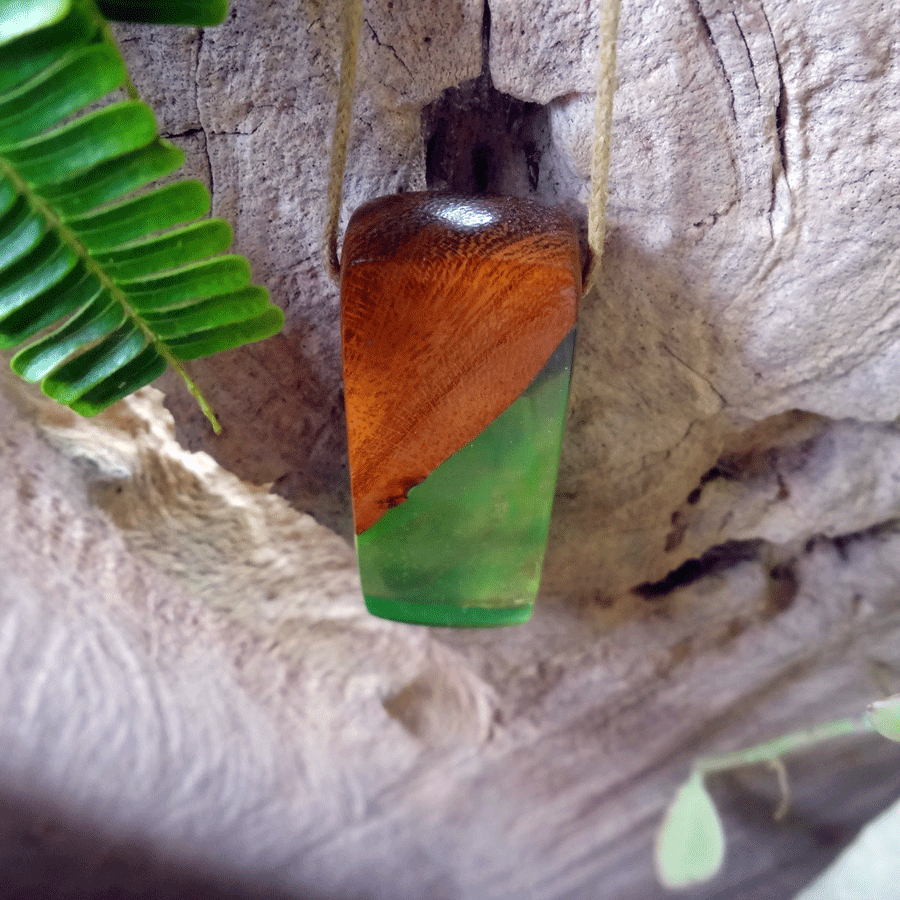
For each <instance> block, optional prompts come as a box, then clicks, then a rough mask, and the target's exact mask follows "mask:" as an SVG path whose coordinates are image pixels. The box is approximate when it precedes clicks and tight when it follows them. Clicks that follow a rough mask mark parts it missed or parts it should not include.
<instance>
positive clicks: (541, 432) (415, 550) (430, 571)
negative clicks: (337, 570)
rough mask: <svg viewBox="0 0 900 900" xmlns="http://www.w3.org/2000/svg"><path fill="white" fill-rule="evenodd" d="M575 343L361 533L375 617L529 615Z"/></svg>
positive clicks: (497, 621) (457, 621) (467, 621)
mask: <svg viewBox="0 0 900 900" xmlns="http://www.w3.org/2000/svg"><path fill="white" fill-rule="evenodd" d="M574 346H575V331H574V329H573V330H572V331H571V332H570V334H569V335H568V336H567V337H566V338H565V340H564V341H563V342H562V344H560V346H559V347H558V348H557V350H556V351H555V352H554V353H553V355H552V356H551V357H550V359H549V360H548V361H547V364H546V365H545V366H544V368H543V369H542V370H541V372H540V373H539V374H538V375H537V377H536V378H535V379H534V381H532V383H531V384H530V385H529V387H528V388H527V389H526V390H525V391H524V392H523V393H522V394H521V395H520V396H519V398H518V399H517V400H515V401H514V402H513V403H512V405H510V406H509V407H508V408H507V409H506V410H504V412H503V413H501V414H500V416H498V417H497V418H496V419H495V420H494V421H493V422H492V423H491V424H490V425H489V426H488V427H487V428H486V429H485V430H484V431H482V432H481V434H480V435H479V436H478V437H477V438H475V440H474V441H472V442H471V443H469V444H467V445H466V446H464V447H463V448H462V449H460V450H458V451H457V452H456V453H454V454H453V455H452V456H451V457H450V458H449V459H447V460H446V461H445V462H444V463H442V464H441V465H440V466H438V468H436V469H435V470H434V471H433V472H432V473H431V474H430V475H429V476H428V477H427V478H426V479H425V480H424V481H423V482H422V483H421V484H419V485H417V486H416V487H414V488H412V489H411V490H410V491H409V495H408V498H407V500H406V501H405V502H404V503H401V504H400V505H399V506H396V507H394V508H393V509H391V510H389V511H388V512H387V513H385V514H384V516H382V518H381V519H379V520H378V522H376V523H375V524H374V525H373V526H372V527H370V528H368V529H367V530H366V531H364V532H363V533H362V534H360V535H358V536H357V539H356V545H357V552H358V555H359V569H360V575H361V577H362V587H363V593H364V595H365V598H366V605H367V607H368V609H369V611H370V612H371V613H373V614H374V615H378V616H381V617H383V618H389V619H395V620H398V621H403V622H413V623H418V624H423V625H448V626H490V625H512V624H518V623H520V622H524V621H527V619H528V618H529V616H530V615H531V609H532V606H533V604H534V600H535V597H536V595H537V591H538V587H539V584H540V578H541V569H542V567H543V562H544V551H545V548H546V543H547V532H548V530H549V527H550V513H551V511H552V508H553V495H554V490H555V486H556V473H557V469H558V466H559V455H560V447H561V444H562V433H563V426H564V423H565V417H566V407H567V405H568V396H569V382H570V379H571V367H572V355H573V351H574Z"/></svg>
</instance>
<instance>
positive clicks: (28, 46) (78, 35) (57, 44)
mask: <svg viewBox="0 0 900 900" xmlns="http://www.w3.org/2000/svg"><path fill="white" fill-rule="evenodd" d="M6 2H8V0H6ZM13 5H16V4H15V2H13ZM100 25H101V23H100V20H99V18H96V17H95V16H92V15H90V13H88V12H87V11H86V10H83V9H81V4H77V5H75V6H73V7H72V10H71V12H70V13H69V15H67V16H66V17H65V18H64V19H62V20H61V21H60V22H57V23H56V24H55V25H51V26H50V27H49V28H42V29H41V30H39V31H36V32H32V33H31V34H26V35H25V36H24V37H20V38H17V39H16V40H14V41H11V42H10V43H8V44H4V45H3V46H2V48H0V49H2V53H3V65H2V66H0V93H2V92H3V91H8V90H10V88H14V87H15V86H16V85H19V84H21V83H22V82H23V81H26V80H27V79H29V78H31V76H32V75H35V74H37V73H38V72H41V71H43V70H44V69H46V68H47V67H48V66H51V65H53V64H54V63H55V62H57V61H58V60H60V59H62V57H63V56H65V55H66V54H67V53H68V52H69V51H70V50H71V49H72V47H73V46H75V45H76V44H85V43H87V42H89V41H90V40H92V39H93V38H94V37H96V35H97V34H98V32H99V31H100Z"/></svg>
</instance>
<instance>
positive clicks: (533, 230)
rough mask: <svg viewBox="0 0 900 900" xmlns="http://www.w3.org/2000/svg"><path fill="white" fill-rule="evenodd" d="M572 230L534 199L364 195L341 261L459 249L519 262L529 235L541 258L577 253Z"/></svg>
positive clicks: (435, 255)
mask: <svg viewBox="0 0 900 900" xmlns="http://www.w3.org/2000/svg"><path fill="white" fill-rule="evenodd" d="M575 234H576V232H575V227H574V225H573V223H572V220H571V219H570V218H569V217H568V216H567V215H566V214H565V213H564V212H563V211H562V210H559V209H553V208H551V207H547V206H544V205H542V204H540V203H537V202H535V201H534V200H523V199H520V198H517V197H466V196H461V195H457V194H446V193H439V192H433V191H419V192H412V193H408V194H391V195H389V196H387V197H378V198H377V199H375V200H370V201H369V202H368V203H365V204H363V205H362V206H360V207H359V208H358V209H357V210H356V212H354V213H353V216H352V217H351V219H350V223H349V225H348V226H347V233H346V236H345V238H344V247H343V253H342V266H344V265H353V264H354V263H356V262H361V261H365V262H373V261H375V260H381V259H389V258H392V257H394V256H396V255H397V254H399V253H402V254H403V255H404V256H407V257H408V256H409V255H414V256H415V257H416V258H418V259H420V260H425V259H430V258H439V257H440V258H446V257H448V256H456V255H458V254H460V253H462V254H464V255H465V256H468V257H491V258H503V257H504V256H506V255H513V256H515V257H516V258H517V259H518V260H519V261H522V262H525V261H528V259H527V257H528V256H529V249H530V245H531V244H532V243H534V241H532V240H530V239H536V242H537V243H539V245H540V247H539V253H540V255H541V258H542V261H543V262H545V261H546V260H547V258H548V251H549V257H550V258H552V257H554V256H556V255H557V254H558V253H559V252H560V251H562V252H563V255H570V254H573V253H574V254H575V255H576V256H577V255H578V254H579V250H578V245H577V238H575V239H574V240H573V236H574V235H575ZM556 245H558V246H556ZM536 249H537V248H536ZM554 251H556V252H554ZM565 251H568V254H566V252H565Z"/></svg>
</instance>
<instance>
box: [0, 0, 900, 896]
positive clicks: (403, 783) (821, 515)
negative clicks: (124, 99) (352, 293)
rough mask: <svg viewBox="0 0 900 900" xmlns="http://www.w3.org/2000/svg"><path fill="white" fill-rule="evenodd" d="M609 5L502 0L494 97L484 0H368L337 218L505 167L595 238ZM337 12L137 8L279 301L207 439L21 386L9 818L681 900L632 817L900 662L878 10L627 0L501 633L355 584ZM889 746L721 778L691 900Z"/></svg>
mask: <svg viewBox="0 0 900 900" xmlns="http://www.w3.org/2000/svg"><path fill="white" fill-rule="evenodd" d="M597 5H598V4H592V3H585V2H574V0H529V2H525V0H490V33H489V42H488V53H487V61H488V64H489V69H490V73H491V76H492V78H493V83H494V87H493V88H492V87H490V86H489V85H488V84H487V83H486V81H485V79H484V78H483V77H482V78H481V80H479V81H474V82H473V79H476V78H477V77H478V76H479V73H480V72H481V71H482V56H483V54H482V38H483V31H484V29H483V13H484V9H483V6H482V3H481V0H427V2H426V0H367V2H366V21H365V24H364V26H363V46H362V50H361V53H362V59H361V80H360V84H359V93H358V100H357V107H356V109H357V119H356V125H355V129H354V133H353V137H352V143H351V154H350V161H349V173H348V182H347V202H346V205H345V215H344V221H346V218H347V217H348V215H349V212H350V211H351V210H352V209H353V207H354V206H355V205H356V204H358V203H359V202H362V200H364V199H368V198H370V197H373V196H377V195H379V194H384V193H388V192H391V191H395V190H398V189H420V188H424V187H426V186H435V187H444V186H452V187H456V188H460V189H465V188H472V187H473V186H476V187H477V186H478V184H473V182H479V181H480V182H482V183H486V186H487V187H488V189H490V190H494V191H500V192H504V193H512V194H523V195H530V196H539V197H543V198H544V199H546V200H547V201H548V202H553V203H557V204H560V205H562V206H564V207H565V208H567V209H569V210H570V211H571V212H572V213H573V215H575V216H576V217H577V218H578V219H579V220H581V221H583V220H584V216H585V212H584V202H585V200H586V196H587V190H588V183H587V172H588V164H589V156H590V146H591V126H592V96H591V89H592V81H593V71H594V65H595V61H596V43H597V24H598V23H597V16H598V13H597V10H596V9H595V7H596V6H597ZM336 19H337V2H336V0H323V2H318V3H317V2H311V0H309V2H300V3H297V2H277V0H276V2H270V0H246V2H240V3H235V4H234V9H233V10H232V13H231V16H230V18H229V20H228V22H227V23H226V24H225V25H223V26H222V27H220V28H218V29H210V30H207V31H204V32H201V33H198V32H197V31H194V30H165V29H152V28H133V29H119V30H118V32H117V33H118V34H119V35H120V36H121V37H122V39H123V42H124V43H123V48H124V50H125V52H126V54H127V57H128V60H129V63H130V65H131V66H132V67H133V70H134V80H135V82H136V83H137V85H138V87H139V88H140V90H141V91H142V93H143V94H144V95H145V96H146V97H147V99H148V100H149V101H150V102H151V103H152V104H153V105H154V106H155V108H156V109H157V111H158V118H159V122H160V127H161V129H162V131H163V132H164V133H166V134H168V135H171V137H172V140H174V141H176V142H177V143H179V144H180V145H181V146H183V147H184V148H185V149H186V150H187V151H188V153H189V167H190V168H191V170H192V171H193V172H195V173H196V174H197V175H198V176H199V177H201V178H202V179H204V180H205V181H206V182H207V183H208V184H209V185H210V187H211V189H212V193H213V206H214V211H215V213H216V214H219V215H223V216H225V217H227V218H229V219H230V220H231V221H232V222H233V224H234V225H235V230H236V235H237V238H236V247H237V249H238V250H240V251H241V252H243V253H245V254H247V255H248V256H249V257H250V259H251V262H252V263H253V265H254V270H255V273H256V277H257V278H258V279H259V280H262V281H264V282H265V283H267V284H268V285H269V287H270V288H271V290H272V293H273V297H274V299H275V300H276V302H278V303H280V304H281V305H282V306H283V307H284V308H285V310H286V313H287V319H288V327H287V329H286V331H285V333H284V334H283V335H282V336H279V337H277V338H274V339H272V340H270V341H267V342H265V343H262V344H259V345H254V346H252V347H250V348H247V349H244V350H241V351H235V352H233V353H230V354H225V355H223V356H221V357H216V358H215V359H213V360H210V361H207V362H203V363H198V364H197V365H196V367H195V368H194V371H195V372H196V375H197V379H198V381H199V382H200V383H201V385H202V387H203V389H204V391H205V392H206V394H207V396H208V397H209V398H210V399H211V401H212V402H213V405H214V407H215V408H216V410H217V412H218V413H219V415H220V417H221V419H222V421H223V424H224V426H225V429H226V430H225V433H224V434H223V435H222V436H221V437H219V438H216V437H214V436H213V435H212V434H211V432H210V431H209V430H208V428H207V426H206V425H205V423H204V422H203V421H202V419H201V417H200V415H199V413H198V412H197V410H196V409H194V407H193V406H192V405H191V403H190V401H189V399H188V398H187V397H186V393H185V392H184V391H183V390H182V389H181V388H180V386H179V385H177V384H176V383H175V382H174V381H173V380H171V379H163V380H162V381H161V383H160V387H162V388H163V389H164V391H165V393H166V398H165V403H166V405H167V406H168V407H169V409H170V410H171V412H172V413H173V414H174V425H173V423H172V419H171V418H170V415H169V413H168V412H167V411H166V410H165V409H164V407H163V405H162V399H161V398H162V395H161V394H159V393H158V392H157V391H155V390H154V389H148V390H145V391H143V392H141V393H140V394H139V395H138V396H137V397H135V398H133V399H132V400H130V401H127V402H125V403H123V404H121V405H120V406H119V407H117V408H116V409H114V410H111V411H110V412H108V413H107V414H104V415H103V416H101V417H99V418H98V419H95V420H91V421H83V420H78V419H77V417H75V416H74V415H70V414H69V413H67V412H66V411H65V410H61V409H59V408H56V407H53V406H52V405H51V404H49V403H47V402H43V401H41V400H40V398H38V397H36V396H35V395H34V393H33V392H31V391H29V390H26V389H25V388H24V387H23V386H21V385H19V384H17V383H14V381H13V379H12V377H11V376H8V375H6V376H4V378H3V382H2V383H3V391H2V393H0V420H2V430H0V453H2V456H3V462H2V465H0V497H2V499H0V503H2V509H3V510H4V516H3V520H2V526H0V527H2V537H0V666H2V670H3V672H4V677H3V678H2V680H0V746H2V748H3V752H2V754H0V790H2V792H3V794H4V796H5V797H6V798H8V802H7V804H6V808H7V810H20V809H25V810H26V812H24V813H22V815H21V817H20V816H19V813H18V812H16V813H15V815H13V814H12V813H10V814H8V815H4V817H3V829H4V833H9V832H11V831H15V829H16V828H18V827H19V823H20V822H27V821H28V820H29V815H30V814H31V813H29V812H28V810H31V809H32V808H33V806H34V804H39V805H40V808H41V809H42V812H41V817H42V818H41V819H40V821H41V822H44V821H51V820H52V821H53V822H57V823H69V824H66V825H62V824H57V825H56V826H55V827H56V829H57V830H56V831H55V832H54V833H56V834H59V833H63V834H69V833H70V831H67V830H66V829H71V833H78V834H79V835H80V836H81V837H80V838H79V841H80V842H79V841H72V842H71V844H65V841H64V842H63V844H64V847H63V850H62V851H59V848H58V846H57V845H54V850H53V852H54V853H57V852H59V853H62V855H63V856H65V855H66V852H68V851H66V849H65V848H66V847H70V849H71V853H70V855H74V856H76V857H77V856H78V854H80V853H84V854H85V855H86V856H87V857H90V854H91V853H94V854H95V857H96V858H93V857H91V858H92V859H93V862H91V863H90V864H87V863H86V864H85V865H84V866H82V867H81V868H78V866H76V869H77V871H78V872H80V873H81V875H80V876H79V877H83V878H84V879H85V880H84V884H85V890H87V889H88V888H89V887H90V886H91V885H93V884H96V883H98V879H100V880H102V878H103V877H106V878H113V879H115V877H116V876H115V873H116V872H117V871H119V870H118V869H115V866H114V867H113V872H112V874H110V869H109V865H108V863H107V861H108V860H109V859H114V860H119V859H121V855H122V854H123V853H125V854H126V856H127V853H128V852H130V850H129V848H131V849H133V850H134V852H135V853H136V854H137V855H138V856H140V854H144V855H145V856H146V855H147V854H149V855H151V856H152V857H153V858H154V859H156V858H157V857H158V858H159V859H161V860H163V862H162V863H160V865H163V866H164V865H168V864H169V862H166V861H177V862H180V863H183V864H186V865H190V866H194V867H201V868H202V869H203V871H205V872H207V873H209V877H210V878H213V879H215V878H216V877H218V878H224V877H226V876H227V877H229V878H237V877H240V878H241V879H244V880H246V881H247V882H248V883H249V882H250V881H253V880H254V879H256V880H258V881H259V882H260V883H265V884H267V885H276V886H278V887H279V888H280V889H281V890H284V891H286V892H289V893H290V892H301V893H303V894H304V895H306V896H316V897H334V898H338V897H342V898H350V897H354V898H367V900H368V898H392V900H394V898H410V900H412V898H426V897H427V898H429V900H442V898H446V900H487V898H510V900H513V898H516V900H518V898H523V900H530V898H535V900H537V898H572V900H576V898H577V900H581V898H594V897H598V896H602V897H604V898H609V900H638V898H641V900H644V898H655V897H658V896H662V892H661V890H660V889H659V888H657V887H656V886H655V884H654V882H653V876H652V868H651V856H650V854H651V843H652V836H653V832H654V829H655V827H656V824H657V822H658V820H659V817H660V815H661V812H662V810H663V807H664V805H665V803H666V802H667V801H668V799H669V797H670V795H671V793H672V791H673V790H674V788H675V787H676V785H677V784H678V782H679V781H680V780H681V779H682V778H683V777H684V775H685V774H686V772H687V768H688V766H689V764H690V761H691V760H692V759H693V758H694V757H695V756H696V755H698V754H701V753H702V754H708V753H711V752H715V751H717V750H725V749H733V748H735V747H738V746H741V745H744V744H747V743H751V742H755V741H757V740H760V739H764V738H767V737H770V736H773V735H776V734H779V733H781V732H783V731H786V730H790V729H792V728H795V727H799V726H802V725H806V724H811V723H814V722H816V721H820V720H823V719H829V718H835V717H838V716H841V715H845V714H850V713H854V712H856V711H858V710H859V709H860V708H861V707H862V705H863V704H864V703H865V702H866V701H867V700H868V699H871V698H873V697H876V696H879V695H881V693H883V692H884V691H885V690H896V689H897V683H898V682H897V679H896V675H895V673H896V672H898V671H900V650H898V638H900V606H898V600H900V428H898V426H897V425H896V419H897V416H898V414H900V392H898V390H897V385H898V384H900V279H898V270H900V253H898V249H900V246H898V245H900V237H898V235H900V162H898V161H900V27H898V25H897V22H896V16H895V14H894V12H893V11H892V10H891V8H890V4H884V3H880V2H875V0H864V2H860V3H857V4H854V5H851V6H848V5H847V4H838V3H835V2H825V3H817V4H798V3H788V2H784V0H781V2H775V0H766V2H760V0H735V2H713V0H674V2H672V3H666V4H662V3H656V2H651V0H636V2H625V3H624V9H623V11H622V23H621V33H620V43H619V90H618V93H617V96H616V110H615V117H614V126H613V127H614V134H613V141H614V143H613V165H612V181H611V187H612V195H611V200H610V206H609V234H608V242H607V252H606V256H605V259H604V266H603V272H602V277H601V280H600V285H599V290H598V291H596V292H595V293H592V294H590V295H589V296H588V297H586V298H585V300H584V302H583V305H582V310H581V316H580V337H579V349H578V363H577V371H576V373H575V379H574V385H573V397H572V407H571V415H570V419H569V427H568V430H567V436H566V444H565V448H564V459H563V467H562V473H561V478H560V484H559V494H558V498H557V505H556V510H555V515H554V525H553V530H552V537H551V545H550V550H549V557H548V564H547V571H546V577H545V586H544V591H543V595H542V597H541V600H540V602H539V608H538V611H537V613H536V614H535V617H534V619H533V621H532V622H531V623H530V624H529V625H527V626H525V627H522V628H517V629H509V630H499V631H487V632H471V631H461V632H447V631H429V630H427V629H421V628H414V627H408V626H402V625H394V624H391V623H387V622H382V621H378V620H375V619H372V618H369V617H367V616H366V614H365V612H364V610H363V607H362V601H361V598H360V596H359V593H358V583H357V579H356V574H355V568H354V559H353V554H352V550H351V549H350V547H349V546H348V544H347V542H346V540H345V538H346V536H347V535H348V534H349V531H350V528H349V523H350V519H349V507H348V502H347V473H346V464H345V459H344V452H345V451H344V436H343V433H342V424H341V422H342V410H341V393H340V390H341V386H340V375H339V346H338V330H337V316H338V300H337V294H336V290H335V288H334V287H333V285H332V284H331V282H330V281H329V280H328V278H327V275H326V274H325V271H324V267H323V264H322V255H321V245H322V233H321V232H322V216H323V200H324V192H325V184H326V178H327V159H328V142H329V133H330V127H331V121H332V116H333V111H334V101H335V94H336V69H337V61H338V58H339V47H338V42H337V40H336V34H337V27H336ZM501 92H502V93H501ZM473 159H474V160H476V161H477V167H476V168H477V171H473ZM175 435H177V437H178V439H179V440H180V442H181V443H180V444H179V442H178V441H176V439H175ZM200 451H205V452H200ZM207 454H209V455H207ZM270 487H271V488H272V489H271V490H270V489H269V488H270ZM898 758H900V754H898V752H897V750H896V748H895V747H894V746H893V745H890V744H888V743H887V742H883V741H880V740H876V739H874V738H872V739H860V740H854V741H848V742H845V743H842V744H841V745H839V746H835V747H832V748H826V749H823V750H821V751H816V752H810V753H807V754H804V755H803V756H801V757H797V758H794V759H791V760H790V762H789V769H790V772H791V776H792V783H793V787H794V792H795V797H794V805H793V807H792V811H791V813H790V814H789V816H788V817H787V818H786V819H785V820H784V821H782V822H779V823H775V822H773V821H772V819H771V811H772V809H773V808H774V805H775V797H776V794H777V791H776V788H775V785H774V780H773V779H772V776H771V773H769V772H763V771H748V772H745V773H741V774H739V775H734V776H731V777H722V778H720V779H718V780H716V781H715V782H714V783H713V790H714V793H715V794H716V796H717V797H718V798H719V799H720V800H721V802H722V804H723V808H724V810H725V813H726V827H727V830H728V834H729V840H730V852H729V858H728V863H727V869H726V871H725V873H724V874H723V876H722V877H721V878H720V879H719V880H718V881H716V882H714V883H713V884H712V885H711V886H709V887H708V888H706V889H704V890H701V891H700V892H699V893H698V894H697V896H700V897H709V898H711V897H728V898H754V900H755V898H766V900H777V898H782V897H783V898H788V897H791V896H792V895H793V893H794V892H795V891H796V890H797V889H799V888H800V887H801V886H802V885H803V884H805V883H806V882H807V881H809V880H810V879H811V878H812V877H813V876H814V875H815V874H816V873H817V872H818V871H819V870H820V869H821V868H822V867H823V866H824V865H825V864H826V863H827V862H828V861H829V859H830V858H831V857H832V856H833V855H834V854H835V853H836V852H837V850H838V849H839V848H840V847H841V846H843V845H844V844H845V843H846V842H847V841H848V840H849V839H850V838H851V837H852V836H853V834H854V833H855V831H856V829H858V828H859V826H860V825H861V824H862V823H863V822H864V821H866V820H867V819H868V818H870V817H871V816H873V815H874V814H875V813H877V812H878V811H879V810H881V809H882V808H884V806H885V805H886V804H887V803H889V802H890V801H891V800H892V799H893V798H895V797H896V796H897V795H898V794H900V770H898V765H897V763H898ZM35 815H36V814H35ZM9 823H12V824H9ZM29 827H30V826H29ZM60 829H62V830H61V831H60ZM35 833H36V834H37V837H36V838H35V839H34V841H31V842H28V841H26V842H24V843H22V844H21V846H27V847H29V848H32V849H31V850H29V851H28V852H29V853H31V854H32V856H33V858H34V859H35V860H36V861H38V862H39V860H40V859H41V850H42V848H43V849H44V850H46V847H47V839H46V837H45V834H46V831H45V830H43V831H42V830H40V829H38V830H37V831H36V832H35ZM35 842H36V847H37V849H36V850H35V849H33V848H34V846H35ZM85 842H87V843H86V844H85ZM16 846H19V845H16ZM85 846H88V848H93V850H90V849H89V850H88V851H85V850H84V847H85ZM123 847H124V848H125V849H124V850H123ZM23 852H24V851H23ZM107 852H109V853H111V854H112V856H108V855H104V854H107ZM20 855H21V854H20ZM14 857H15V854H12V856H11V857H10V858H14ZM141 858H144V857H141ZM172 864H174V862H172ZM120 868H121V867H120ZM21 871H25V869H22V870H21ZM122 871H124V874H123V875H122V876H121V877H122V878H124V879H126V880H127V878H129V877H132V875H133V877H134V878H138V879H139V878H149V879H153V878H162V875H161V874H160V871H163V872H164V871H166V870H165V869H164V868H163V869H162V870H159V869H157V868H154V867H153V866H150V865H149V864H148V866H146V867H144V868H141V867H140V866H136V867H132V868H131V869H128V867H127V866H126V867H124V868H123V869H122ZM129 873H131V874H129ZM134 873H137V874H134ZM23 877H24V876H23ZM35 877H39V873H38V875H36V876H35ZM73 877H75V876H73ZM185 877H187V876H185ZM92 879H93V880H92ZM205 883H206V882H204V884H205ZM194 887H196V885H195V886H194ZM192 889H193V888H192ZM237 890H238V888H234V891H237ZM247 890H250V888H247Z"/></svg>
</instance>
